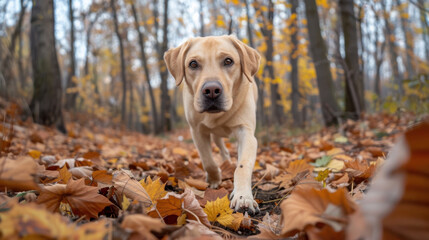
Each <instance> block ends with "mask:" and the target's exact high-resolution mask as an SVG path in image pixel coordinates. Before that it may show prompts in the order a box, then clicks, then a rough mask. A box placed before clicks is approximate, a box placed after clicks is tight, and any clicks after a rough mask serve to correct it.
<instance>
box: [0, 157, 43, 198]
mask: <svg viewBox="0 0 429 240" xmlns="http://www.w3.org/2000/svg"><path fill="white" fill-rule="evenodd" d="M0 166H1V167H0V189H1V191H3V190H4V189H7V190H14V191H26V190H37V189H39V186H38V185H37V184H36V182H35V179H34V175H35V174H36V172H37V163H36V162H35V161H34V160H33V159H32V158H30V157H21V158H18V159H15V160H13V159H10V158H5V157H3V158H0Z"/></svg>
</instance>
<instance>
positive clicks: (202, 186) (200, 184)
mask: <svg viewBox="0 0 429 240" xmlns="http://www.w3.org/2000/svg"><path fill="white" fill-rule="evenodd" d="M185 182H186V183H187V184H188V185H189V186H191V187H195V188H196V189H198V190H206V189H207V188H208V186H209V184H208V183H207V182H206V181H202V180H199V179H193V178H192V177H190V178H186V179H185Z"/></svg>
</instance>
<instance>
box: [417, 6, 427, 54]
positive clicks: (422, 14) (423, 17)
mask: <svg viewBox="0 0 429 240" xmlns="http://www.w3.org/2000/svg"><path fill="white" fill-rule="evenodd" d="M418 3H419V13H420V24H421V26H422V29H423V33H422V34H423V41H424V43H425V44H424V45H425V53H426V54H425V55H426V61H427V62H429V24H428V22H427V21H426V14H425V11H424V10H423V7H424V1H423V0H418Z"/></svg>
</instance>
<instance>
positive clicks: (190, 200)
mask: <svg viewBox="0 0 429 240" xmlns="http://www.w3.org/2000/svg"><path fill="white" fill-rule="evenodd" d="M206 192H207V191H206ZM182 197H183V203H184V205H183V208H184V209H186V214H187V215H188V219H194V220H197V219H196V218H195V216H197V217H198V219H199V221H200V222H201V223H203V224H204V225H206V226H210V222H209V220H208V218H207V214H206V213H205V212H204V209H203V208H202V207H201V206H200V204H199V202H198V200H197V199H196V198H195V194H194V192H193V191H192V190H191V189H189V188H187V189H185V192H184V193H183V194H182ZM189 212H191V213H193V214H190V213H189Z"/></svg>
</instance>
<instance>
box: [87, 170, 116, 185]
mask: <svg viewBox="0 0 429 240" xmlns="http://www.w3.org/2000/svg"><path fill="white" fill-rule="evenodd" d="M92 179H93V180H94V181H96V182H101V183H104V184H108V185H110V184H112V179H113V176H112V174H109V173H107V170H97V171H94V172H92Z"/></svg>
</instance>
